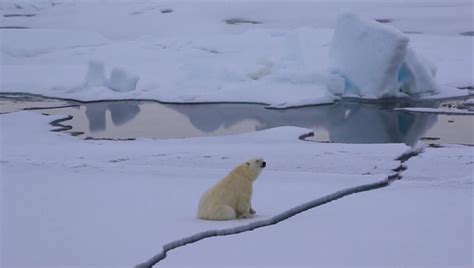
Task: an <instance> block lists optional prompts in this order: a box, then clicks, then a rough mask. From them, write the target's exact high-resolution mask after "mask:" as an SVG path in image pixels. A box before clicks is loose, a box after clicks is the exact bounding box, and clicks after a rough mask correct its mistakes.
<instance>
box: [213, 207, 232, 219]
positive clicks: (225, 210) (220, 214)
mask: <svg viewBox="0 0 474 268" xmlns="http://www.w3.org/2000/svg"><path fill="white" fill-rule="evenodd" d="M214 216H215V217H214V220H218V221H225V220H233V219H236V218H237V213H235V210H234V209H233V208H232V207H230V206H227V205H224V206H222V207H220V208H219V209H217V211H216V214H215V215H214Z"/></svg>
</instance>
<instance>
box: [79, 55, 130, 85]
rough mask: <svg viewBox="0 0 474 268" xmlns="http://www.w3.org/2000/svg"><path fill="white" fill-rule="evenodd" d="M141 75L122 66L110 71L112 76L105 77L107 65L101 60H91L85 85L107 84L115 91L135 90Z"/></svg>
mask: <svg viewBox="0 0 474 268" xmlns="http://www.w3.org/2000/svg"><path fill="white" fill-rule="evenodd" d="M138 80H139V76H138V75H135V74H132V73H130V72H128V71H126V70H125V69H123V68H120V67H114V68H113V69H112V71H111V72H110V78H109V79H106V77H105V65H104V63H103V62H100V61H90V62H89V68H88V70H87V73H86V78H85V86H86V87H98V86H105V87H108V88H110V89H112V90H114V91H119V92H127V91H132V90H135V89H136V87H137V83H138Z"/></svg>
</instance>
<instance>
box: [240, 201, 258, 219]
mask: <svg viewBox="0 0 474 268" xmlns="http://www.w3.org/2000/svg"><path fill="white" fill-rule="evenodd" d="M251 210H253V209H252V208H251V207H250V202H241V203H239V205H238V207H237V214H238V216H237V217H238V218H239V219H246V218H251V217H253V214H252V213H251ZM254 212H255V211H254Z"/></svg>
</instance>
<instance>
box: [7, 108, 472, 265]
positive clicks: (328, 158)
mask: <svg viewBox="0 0 474 268" xmlns="http://www.w3.org/2000/svg"><path fill="white" fill-rule="evenodd" d="M0 118H1V125H2V147H3V148H2V152H3V153H2V155H1V156H2V158H1V167H2V234H3V236H2V244H3V245H7V246H6V247H3V248H2V255H3V259H2V267H15V266H30V267H32V266H35V267H37V266H48V267H53V266H64V265H66V266H67V265H74V266H99V267H100V266H114V267H117V266H131V265H134V264H138V263H140V262H142V261H144V260H146V259H148V258H149V257H151V256H152V255H154V254H155V253H156V252H157V251H158V250H160V249H161V245H162V244H164V243H167V242H169V241H172V240H175V239H177V238H180V237H183V236H186V235H190V234H193V233H195V232H198V231H203V230H208V229H216V228H226V227H230V226H235V225H240V224H245V223H248V222H250V221H252V220H250V221H247V220H242V221H231V222H217V223H216V222H207V221H201V220H197V219H196V218H195V213H196V205H197V202H198V200H199V197H200V195H201V193H202V192H203V191H204V190H205V189H207V188H208V187H209V186H210V185H212V183H213V182H215V181H216V180H218V179H219V178H220V177H222V176H224V175H225V174H226V173H227V172H228V170H229V169H230V168H231V167H233V166H234V165H236V163H240V162H241V161H242V160H244V159H247V158H249V157H253V156H262V157H264V158H265V159H266V160H267V162H268V167H267V168H266V170H265V171H264V172H263V173H262V175H261V177H260V178H259V180H258V181H257V182H256V184H255V188H254V194H255V195H254V201H253V203H254V206H255V209H256V210H257V213H258V217H257V218H255V219H254V220H258V219H264V218H268V217H271V216H272V215H275V214H277V213H279V212H282V211H284V210H286V209H289V208H291V207H293V206H296V205H298V204H300V203H302V202H305V201H308V200H311V199H314V198H316V197H319V196H322V195H325V194H328V193H331V192H334V191H336V190H339V189H342V188H345V187H349V186H355V185H359V184H363V183H367V182H373V181H377V180H381V179H383V178H384V177H385V176H387V175H388V174H390V173H392V171H391V170H392V169H393V168H396V167H397V166H399V164H400V163H399V161H396V160H394V159H395V158H396V157H397V156H399V155H400V154H401V153H403V152H404V151H406V150H407V147H406V146H405V145H401V144H385V145H382V144H372V145H367V144H360V145H355V144H324V143H313V142H304V141H300V140H298V136H299V135H301V134H303V133H306V132H308V130H307V129H301V128H292V127H281V128H275V129H270V130H266V131H261V132H256V133H251V134H240V135H237V136H225V137H212V138H192V139H170V140H150V139H139V140H136V141H127V142H117V141H94V140H89V141H85V140H81V139H78V138H76V137H72V136H69V135H67V134H65V133H55V132H50V131H49V129H50V128H51V127H50V126H48V125H47V122H48V121H50V120H52V118H51V116H50V117H47V116H43V115H40V114H36V113H32V112H16V113H12V114H6V115H1V116H0ZM449 148H451V147H446V148H441V149H430V148H428V149H426V150H427V152H424V153H423V154H421V155H419V156H418V157H416V158H413V159H411V160H409V161H408V162H406V163H405V165H406V166H407V167H408V170H407V171H405V172H406V174H407V175H406V177H405V178H403V179H402V180H400V181H396V182H394V183H393V184H392V186H389V188H387V189H384V190H377V191H374V192H367V193H363V194H359V195H355V196H350V197H347V198H345V199H342V200H340V201H337V202H335V203H331V204H329V205H325V206H323V207H321V208H318V209H317V210H312V211H309V212H306V213H304V214H302V215H299V216H297V217H294V218H291V219H289V220H288V221H286V222H283V223H281V224H278V225H276V226H273V227H268V228H267V229H261V230H259V231H255V232H251V233H245V234H242V235H239V236H236V237H226V238H214V239H209V240H206V241H201V242H199V244H196V245H189V246H186V247H184V248H181V249H179V250H176V251H174V252H172V253H170V255H169V257H168V258H167V259H166V260H165V261H164V262H163V265H185V266H187V265H193V266H195V265H204V266H209V265H218V266H222V265H224V266H225V265H227V264H228V261H226V259H228V258H231V257H232V256H233V253H232V252H239V256H242V255H240V254H243V255H244V256H246V258H232V259H233V260H235V262H233V264H235V265H266V266H273V265H276V264H280V265H290V266H293V265H303V266H304V265H318V266H319V265H349V264H351V265H352V264H354V265H355V264H357V265H362V266H366V265H381V264H392V265H408V266H410V265H421V266H431V265H434V264H440V265H460V266H465V267H468V266H469V263H470V261H471V256H472V255H471V254H472V244H471V241H472V240H471V236H472V234H471V233H472V224H471V216H472V148H471V147H467V146H455V147H453V148H457V149H456V150H455V151H450V150H449ZM443 152H446V154H444V153H443ZM434 159H436V161H437V162H436V163H438V162H439V164H436V165H435V166H436V167H433V166H431V165H432V164H431V163H433V160H434ZM443 159H444V160H443ZM443 161H445V162H443ZM433 168H435V169H433ZM431 169H433V170H431ZM420 173H423V174H424V175H423V176H420V175H419V174H420ZM445 177H449V179H448V180H446V179H445ZM446 185H447V186H448V187H444V186H446ZM277 196H284V197H285V198H275V197H277ZM440 211H441V212H442V213H439V212H440ZM388 230H389V231H388ZM356 245H358V246H356ZM217 248H220V249H224V248H225V249H226V250H219V252H220V253H219V257H212V258H210V257H209V256H210V255H209V254H211V252H215V251H216V250H217ZM237 248H239V250H237ZM257 248H259V249H262V250H257ZM269 249H270V250H269ZM414 249H416V252H415V251H413V250H414ZM24 252H29V253H28V254H27V255H25V254H24ZM78 252H80V254H78ZM315 256H317V258H315ZM340 256H345V257H344V258H341V257H340Z"/></svg>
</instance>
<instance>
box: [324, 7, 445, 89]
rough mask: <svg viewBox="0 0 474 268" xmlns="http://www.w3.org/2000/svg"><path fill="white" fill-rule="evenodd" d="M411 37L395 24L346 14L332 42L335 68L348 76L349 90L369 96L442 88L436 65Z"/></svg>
mask: <svg viewBox="0 0 474 268" xmlns="http://www.w3.org/2000/svg"><path fill="white" fill-rule="evenodd" d="M409 41H410V40H409V38H408V36H407V35H405V34H403V33H402V32H400V31H398V30H397V29H395V28H393V27H390V26H387V25H383V24H381V23H378V22H376V21H372V20H367V19H363V18H360V17H358V16H357V15H354V14H345V15H342V16H341V17H339V19H338V22H337V25H336V29H335V31H334V36H333V39H332V43H331V49H330V57H331V68H332V69H333V70H334V71H335V72H336V73H339V74H340V75H342V76H343V77H344V78H345V93H352V94H357V95H360V96H363V97H367V98H381V97H401V96H406V95H410V96H419V95H420V94H423V93H437V92H439V91H440V88H439V86H438V84H437V83H436V81H435V80H434V76H435V73H436V68H435V67H433V65H432V64H431V63H429V62H428V61H427V60H426V59H424V58H423V57H421V56H419V55H417V54H416V53H415V51H414V50H413V48H411V47H410V45H409Z"/></svg>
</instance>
